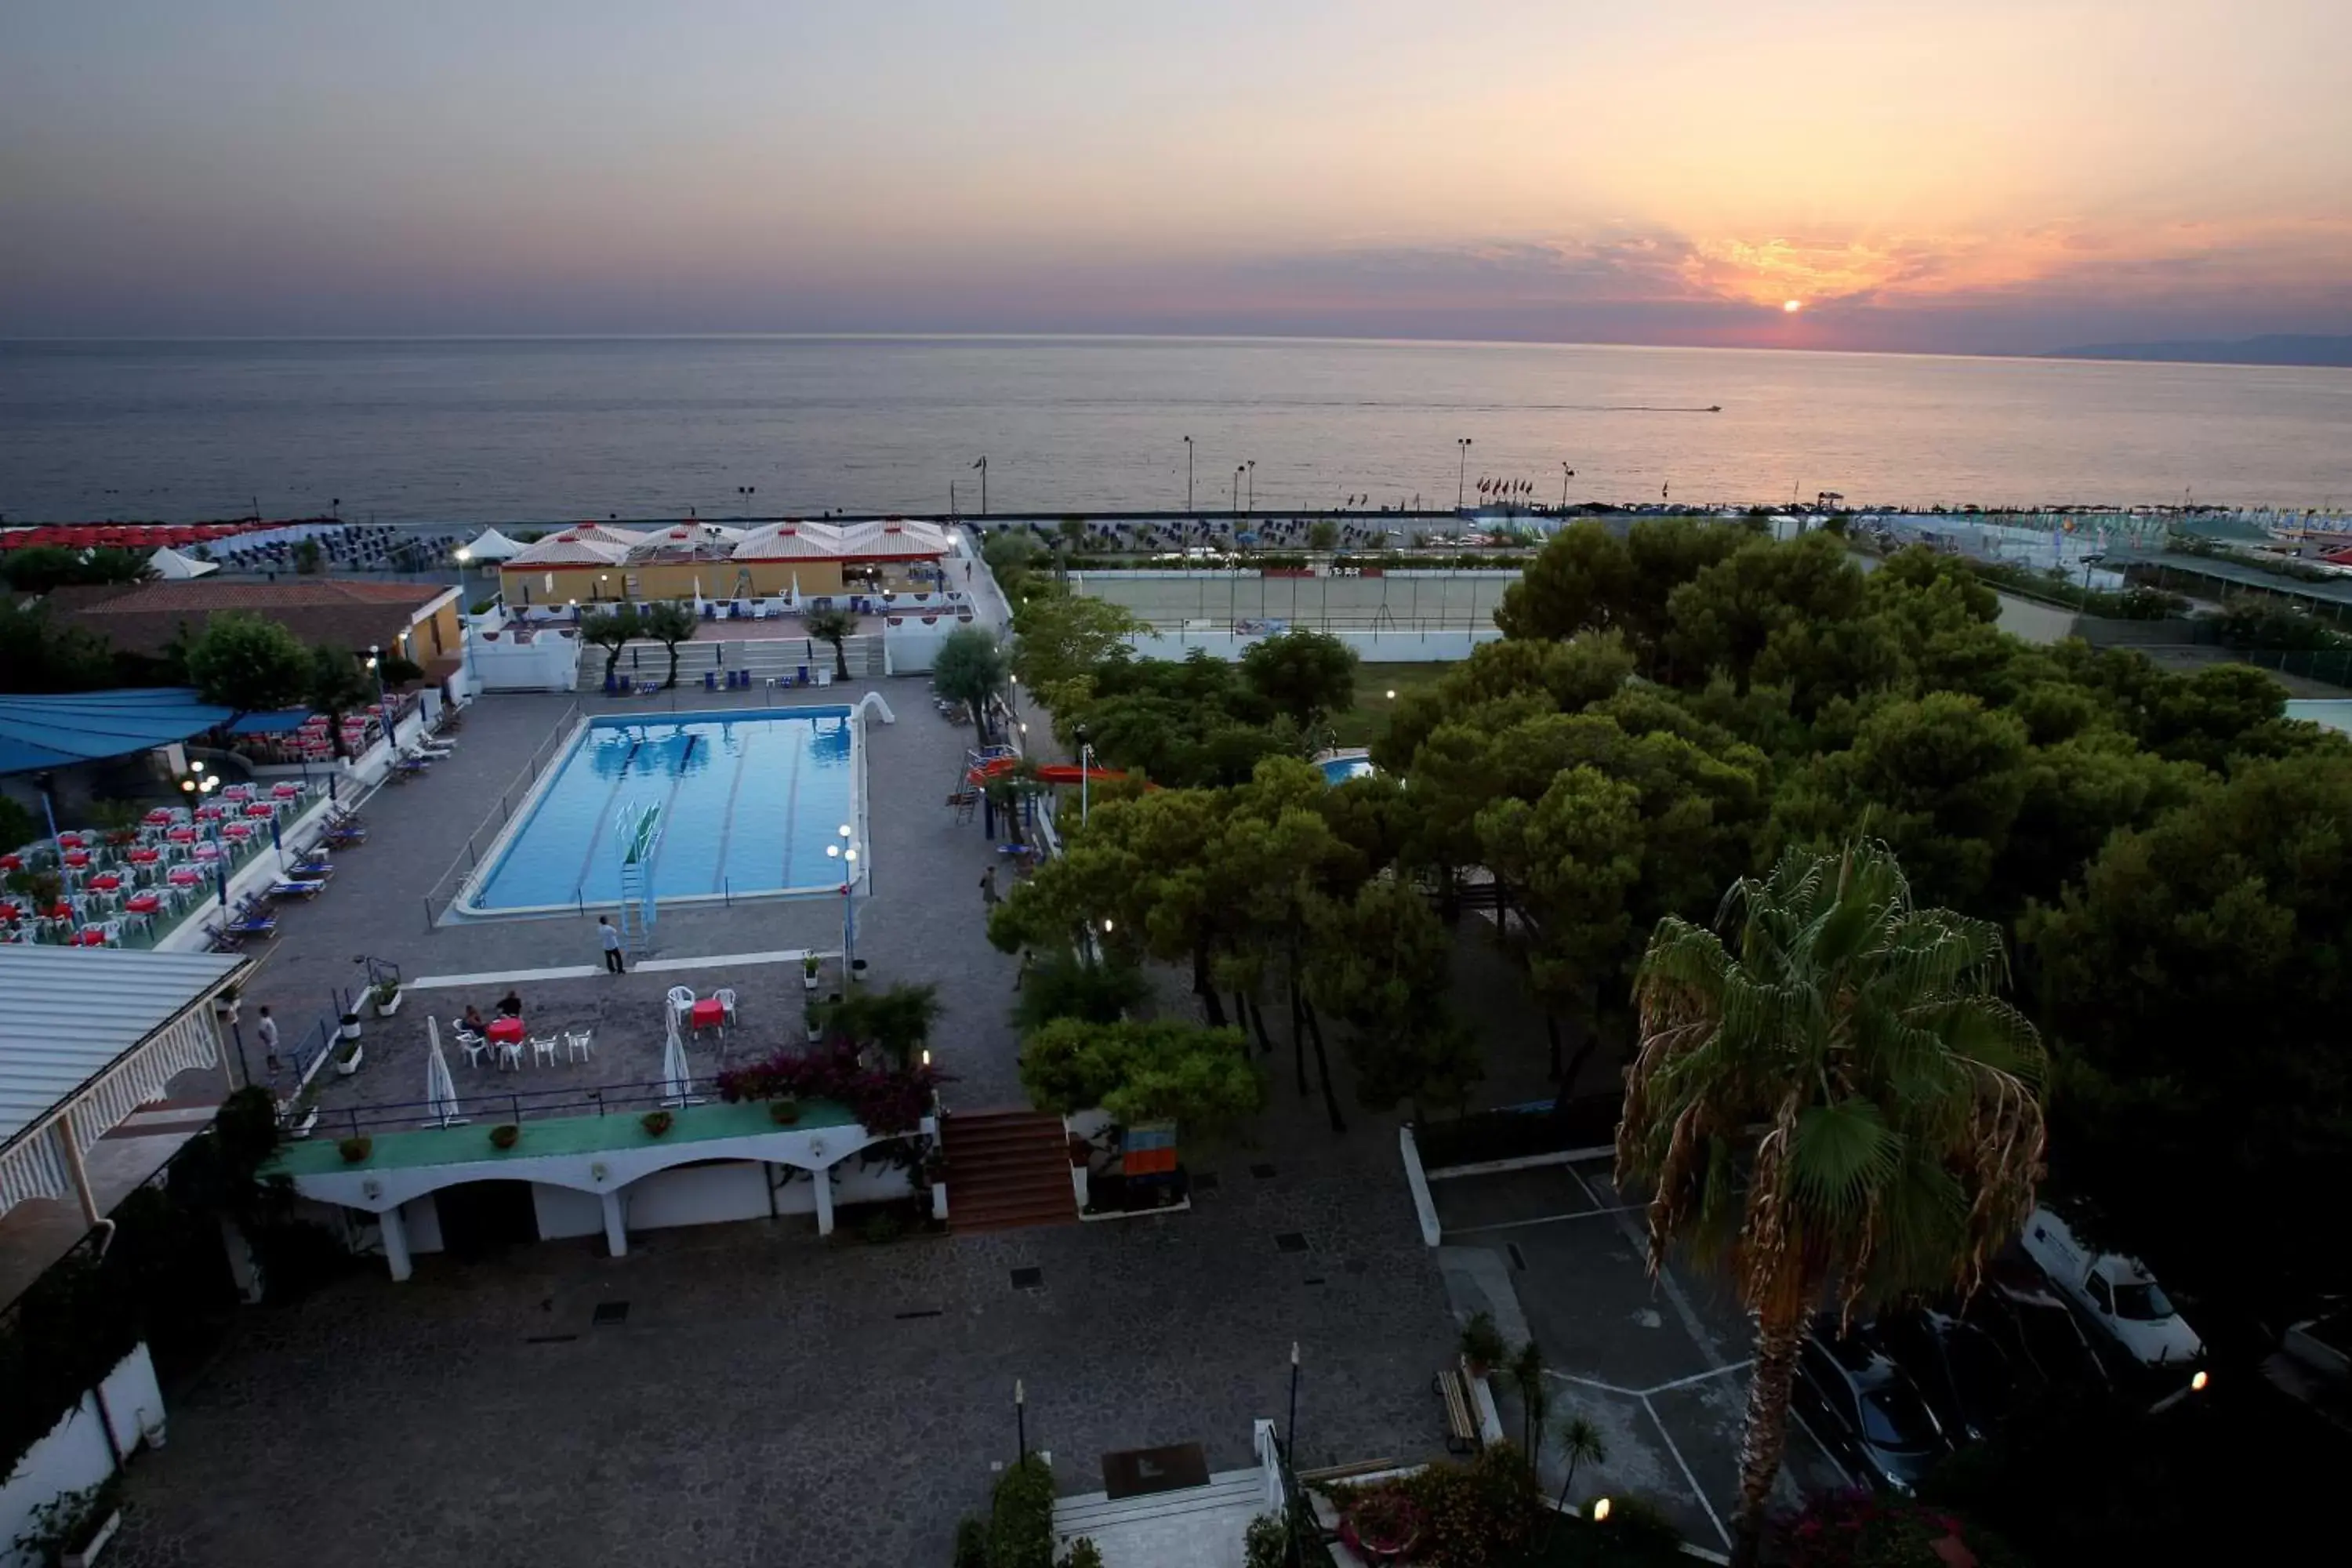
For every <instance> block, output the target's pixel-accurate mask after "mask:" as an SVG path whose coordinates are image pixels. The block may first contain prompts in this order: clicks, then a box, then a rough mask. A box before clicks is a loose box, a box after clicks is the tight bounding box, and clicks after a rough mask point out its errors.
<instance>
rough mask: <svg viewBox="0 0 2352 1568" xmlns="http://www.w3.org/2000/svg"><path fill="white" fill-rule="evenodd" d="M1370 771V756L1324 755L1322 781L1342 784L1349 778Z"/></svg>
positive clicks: (1362, 775) (1355, 777) (1359, 776)
mask: <svg viewBox="0 0 2352 1568" xmlns="http://www.w3.org/2000/svg"><path fill="white" fill-rule="evenodd" d="M1371 772H1372V759H1371V758H1370V757H1362V756H1358V757H1326V758H1324V759H1323V782H1324V783H1325V784H1346V783H1347V782H1348V781H1349V779H1360V778H1362V777H1364V776H1365V775H1366V774H1368V773H1371Z"/></svg>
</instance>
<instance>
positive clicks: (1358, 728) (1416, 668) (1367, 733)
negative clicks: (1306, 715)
mask: <svg viewBox="0 0 2352 1568" xmlns="http://www.w3.org/2000/svg"><path fill="white" fill-rule="evenodd" d="M1452 668H1454V667H1453V666H1452V665H1451V664H1360V665H1358V666H1357V667H1356V706H1355V707H1354V708H1353V709H1351V710H1349V711H1348V712H1345V713H1335V714H1333V715H1332V716H1331V718H1330V721H1329V726H1330V730H1331V732H1332V734H1333V735H1334V736H1335V737H1337V738H1336V740H1335V741H1334V742H1333V744H1335V745H1340V746H1369V745H1370V744H1371V743H1372V742H1374V741H1377V740H1379V739H1380V738H1381V736H1382V735H1385V734H1387V733H1388V729H1389V714H1390V713H1391V711H1392V710H1394V709H1395V708H1396V699H1397V698H1399V697H1402V696H1403V695H1404V694H1405V693H1406V692H1408V691H1413V690H1418V689H1420V688H1422V687H1424V686H1431V685H1434V684H1435V683H1436V681H1437V680H1438V679H1439V678H1440V677H1441V676H1443V675H1444V673H1445V672H1446V671H1447V670H1449V669H1452ZM1391 693H1393V694H1394V695H1391Z"/></svg>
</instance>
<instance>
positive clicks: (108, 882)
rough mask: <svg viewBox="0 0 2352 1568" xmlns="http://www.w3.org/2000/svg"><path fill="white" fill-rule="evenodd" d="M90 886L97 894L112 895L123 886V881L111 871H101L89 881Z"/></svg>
mask: <svg viewBox="0 0 2352 1568" xmlns="http://www.w3.org/2000/svg"><path fill="white" fill-rule="evenodd" d="M89 885H90V888H91V889H92V890H93V891H95V892H100V893H110V892H112V891H114V889H117V888H119V887H121V886H122V879H121V878H120V877H118V876H116V875H115V874H114V873H113V872H111V871H101V872H100V873H99V874H98V875H97V876H95V877H92V878H91V879H89Z"/></svg>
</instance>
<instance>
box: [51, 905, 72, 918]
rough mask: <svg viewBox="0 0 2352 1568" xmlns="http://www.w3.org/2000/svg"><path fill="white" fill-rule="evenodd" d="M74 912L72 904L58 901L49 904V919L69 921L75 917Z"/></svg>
mask: <svg viewBox="0 0 2352 1568" xmlns="http://www.w3.org/2000/svg"><path fill="white" fill-rule="evenodd" d="M73 912H74V910H73V906H72V905H71V904H65V903H58V904H51V905H50V906H49V919H51V920H53V921H69V920H71V919H73Z"/></svg>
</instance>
